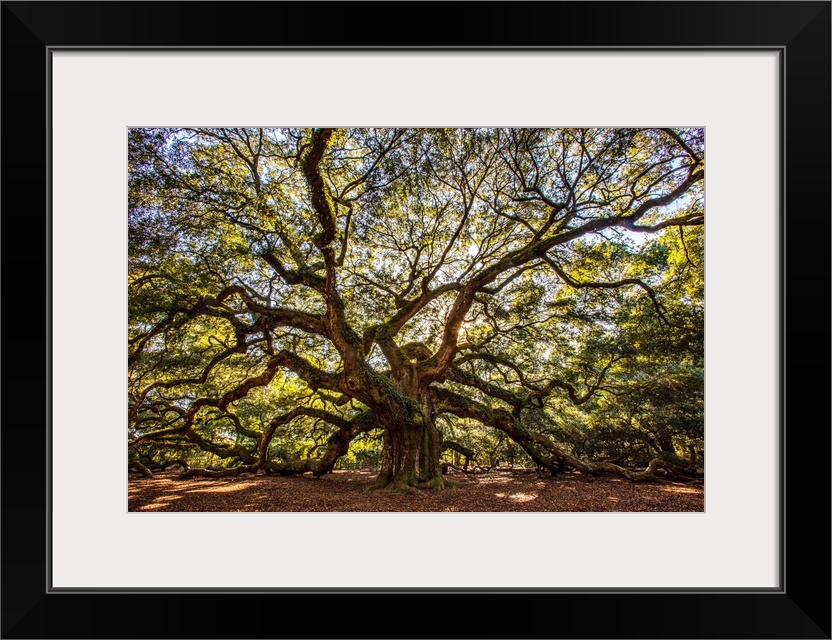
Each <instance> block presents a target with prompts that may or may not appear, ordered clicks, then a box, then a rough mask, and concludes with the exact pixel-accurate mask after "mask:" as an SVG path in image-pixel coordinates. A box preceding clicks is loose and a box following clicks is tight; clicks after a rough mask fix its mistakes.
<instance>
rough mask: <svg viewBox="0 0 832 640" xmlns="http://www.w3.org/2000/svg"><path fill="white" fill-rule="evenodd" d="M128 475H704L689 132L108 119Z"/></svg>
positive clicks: (700, 140)
mask: <svg viewBox="0 0 832 640" xmlns="http://www.w3.org/2000/svg"><path fill="white" fill-rule="evenodd" d="M128 153H129V157H128V164H129V168H128V170H129V212H128V213H129V282H128V292H129V327H128V466H129V468H130V469H132V470H133V471H137V472H140V473H143V474H145V475H147V476H152V475H153V472H154V471H155V470H157V469H165V468H168V467H171V468H178V471H179V476H180V477H183V478H193V477H200V478H203V477H204V478H215V477H218V478H228V477H235V476H239V475H241V474H258V473H268V474H285V475H296V474H311V475H313V476H323V475H324V474H327V473H330V472H332V471H333V470H338V469H354V468H372V469H374V472H373V473H374V474H375V483H374V485H373V486H372V487H371V488H373V489H383V490H384V492H385V493H389V494H391V495H397V494H405V495H407V494H418V493H421V492H424V491H429V490H431V489H441V488H444V487H446V486H450V485H453V484H454V483H453V481H452V480H451V477H452V476H453V475H454V474H456V475H461V474H464V473H465V472H477V473H484V472H486V471H487V470H488V469H490V468H497V467H500V466H501V465H503V466H517V467H523V468H535V469H537V470H541V471H543V472H544V473H547V474H549V475H550V476H553V475H557V474H564V473H577V474H587V475H601V476H611V477H617V478H619V479H626V480H629V481H654V480H659V479H660V478H668V477H670V478H675V479H679V478H694V477H701V474H702V467H703V466H704V461H703V456H704V439H703V438H704V362H703V360H704V172H705V167H704V131H703V130H702V129H699V128H641V129H635V128H586V129H576V128H568V129H565V128H564V129H554V128H553V129H531V128H470V129H469V128H453V129H407V128H354V129H352V128H351V129H327V128H318V129H296V128H175V129H173V128H169V129H163V128H154V129H149V128H144V129H138V128H137V129H130V130H129V151H128Z"/></svg>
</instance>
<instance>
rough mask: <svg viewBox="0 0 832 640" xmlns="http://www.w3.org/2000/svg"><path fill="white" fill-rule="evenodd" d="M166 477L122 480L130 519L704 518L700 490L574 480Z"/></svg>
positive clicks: (343, 474)
mask: <svg viewBox="0 0 832 640" xmlns="http://www.w3.org/2000/svg"><path fill="white" fill-rule="evenodd" d="M178 475H179V471H176V470H169V471H164V472H160V473H156V474H155V475H154V477H152V478H145V477H143V476H141V475H139V474H136V473H132V472H131V473H130V474H129V475H128V510H129V511H381V512H390V511H438V512H442V511H462V512H466V511H664V512H667V511H704V508H705V492H704V486H703V484H702V482H701V481H700V482H697V483H691V484H683V483H679V482H667V481H664V482H650V483H643V482H642V483H633V482H630V481H628V480H624V479H621V478H617V477H598V476H596V477H591V476H587V475H582V474H579V473H574V474H564V475H562V476H551V475H548V474H546V475H544V474H542V473H537V472H533V471H520V470H516V469H515V470H492V471H490V472H489V473H482V474H463V473H459V472H457V473H449V474H448V475H447V476H446V477H447V478H448V479H449V480H452V481H453V482H456V483H458V486H456V487H455V488H453V489H447V490H444V491H429V492H424V493H423V495H399V494H396V495H390V494H384V493H379V492H368V491H367V489H368V488H369V487H370V485H372V484H373V482H374V480H375V473H374V472H372V471H335V472H334V473H330V474H327V475H325V476H323V477H321V478H313V477H311V476H288V477H285V476H278V475H262V474H261V475H256V476H252V475H242V476H238V477H236V478H188V479H186V480H179V479H178V478H177V476H178Z"/></svg>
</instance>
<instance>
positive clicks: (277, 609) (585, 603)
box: [0, 1, 832, 638]
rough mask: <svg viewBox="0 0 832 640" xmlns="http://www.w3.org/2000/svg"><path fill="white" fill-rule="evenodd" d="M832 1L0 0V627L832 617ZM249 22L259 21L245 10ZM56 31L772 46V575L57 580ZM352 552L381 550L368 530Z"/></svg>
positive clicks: (484, 630) (728, 632) (215, 634)
mask: <svg viewBox="0 0 832 640" xmlns="http://www.w3.org/2000/svg"><path fill="white" fill-rule="evenodd" d="M830 6H831V5H830V2H828V1H826V2H756V1H750V2H535V3H525V2H511V3H504V2H489V3H453V2H443V3H406V2H401V3H387V4H382V3H368V4H364V3H353V2H342V3H322V2H308V3H302V2H298V3H294V2H199V3H197V2H3V3H2V14H1V15H2V32H1V33H0V35H1V36H2V54H3V55H2V90H3V110H2V125H3V136H2V150H1V152H2V156H0V159H2V170H3V173H2V186H3V189H2V196H0V197H2V231H3V233H2V261H3V262H2V266H3V267H4V268H3V270H2V297H3V302H4V305H3V306H4V314H3V323H2V344H3V353H2V380H3V387H2V398H3V403H2V419H3V420H2V432H1V433H0V438H2V439H1V440H0V442H1V443H2V449H0V455H2V468H1V470H0V472H1V473H2V481H3V482H2V494H1V497H2V500H1V501H0V508H1V509H2V547H1V551H0V552H1V553H2V568H1V569H0V572H1V573H0V576H1V579H2V603H1V604H0V614H2V618H1V619H2V622H1V623H0V624H2V628H0V634H2V637H3V638H105V637H109V638H116V637H122V638H128V637H131V638H132V637H136V638H163V637H179V638H234V637H241V638H245V637H324V638H329V637H332V638H337V637H423V638H430V637H506V638H510V637H518V638H519V637H534V638H548V637H552V638H555V637H571V638H830V632H831V629H832V624H830V555H829V552H830V459H829V451H830V412H829V388H830V386H829V383H830V379H829V366H828V363H829V360H828V355H829V353H830V349H829V347H830V344H829V328H830V313H829V311H830V309H829V306H830V305H829V300H830V298H829V292H830V275H829V274H830V269H829V265H830V209H831V207H830V152H829V149H830V78H831V77H832V74H831V73H830V44H831V42H830V15H832V14H830ZM246 24H255V25H257V26H256V28H242V27H240V25H246ZM278 24H279V25H282V28H279V29H278V28H274V29H272V28H270V26H271V25H278ZM65 47H72V48H88V49H111V48H119V49H123V48H127V47H155V48H193V49H207V48H213V47H232V48H235V47H239V48H244V47H279V48H293V47H295V48H309V47H313V48H315V47H319V48H320V47H326V48H331V47H336V48H337V47H344V48H372V49H386V48H412V49H422V48H430V47H433V48H466V49H472V50H485V49H490V48H495V47H496V48H521V49H522V48H530V47H541V48H582V49H583V48H590V49H593V48H606V49H609V48H620V49H628V50H630V49H646V50H662V49H666V48H691V49H703V50H708V49H712V50H719V49H768V50H777V51H779V54H780V60H781V78H782V79H784V83H783V89H782V95H781V113H782V116H781V119H782V121H781V124H782V126H781V142H782V145H781V149H782V158H781V179H782V184H783V186H784V188H783V189H782V190H781V191H782V195H781V210H782V211H781V238H782V239H783V242H782V243H781V248H780V251H781V255H780V259H781V269H780V275H781V282H780V293H781V300H782V301H783V304H782V305H781V317H780V321H781V332H782V336H781V344H780V362H781V364H782V367H783V371H782V376H781V389H780V393H781V402H780V407H781V409H780V411H781V416H780V419H781V442H780V445H781V447H780V448H781V452H783V455H782V459H781V474H780V475H781V478H780V489H781V496H782V502H781V504H782V505H783V508H782V510H781V511H782V514H781V522H780V533H781V540H782V553H781V557H780V568H781V571H780V575H781V582H780V587H779V588H777V589H769V590H739V589H738V590H730V589H723V590H713V589H711V590H709V589H682V590H673V591H671V590H653V591H647V590H644V589H633V590H592V589H584V590H568V591H560V592H541V591H540V590H538V591H531V590H524V591H523V590H520V591H512V590H502V591H501V590H496V589H491V590H483V591H471V590H468V591H452V590H416V589H411V590H397V591H395V592H393V591H390V590H384V591H372V590H366V589H364V590H351V591H333V590H329V591H326V590H318V591H311V592H308V593H299V592H282V593H272V592H256V591H245V592H235V591H232V590H230V589H229V590H227V591H223V590H217V589H215V590H209V591H206V592H204V593H194V592H171V591H166V592H161V591H154V590H147V592H144V593H139V592H115V591H113V592H108V591H107V590H104V589H101V590H96V591H91V592H89V591H88V592H74V593H68V592H64V593H60V592H56V591H53V590H51V589H50V588H49V577H48V570H49V566H48V561H47V543H48V527H49V523H50V518H49V497H48V491H47V483H48V478H49V477H50V476H49V473H48V469H49V467H50V460H49V458H48V455H47V453H48V451H49V447H48V427H49V422H50V414H49V402H48V397H49V390H50V384H51V381H50V379H49V375H50V373H49V356H50V351H49V348H48V340H47V339H46V337H47V336H48V335H49V330H50V322H51V318H50V316H49V307H48V302H49V299H50V293H51V292H50V291H49V288H48V283H49V280H48V270H49V268H50V260H49V257H50V255H51V254H50V244H49V197H50V193H49V184H50V182H49V176H50V149H49V136H48V133H49V123H50V121H49V115H50V111H49V103H48V97H49V80H50V76H49V69H50V56H51V51H54V50H56V49H60V48H65ZM51 268H56V266H55V265H52V266H51ZM738 286H741V283H738ZM79 312H82V311H79ZM818 361H820V362H818ZM818 364H820V366H818ZM765 393H768V392H767V390H766V391H764V390H761V394H765ZM79 419H80V418H79ZM786 427H788V428H786ZM787 436H788V437H787ZM737 465H738V468H737V473H743V474H754V472H755V470H754V462H753V460H750V461H746V460H743V459H742V456H741V455H738V463H737ZM184 551H185V548H184V547H183V552H184ZM332 552H333V554H335V558H336V559H335V562H337V554H338V553H339V552H340V553H350V552H351V551H350V550H343V551H339V550H338V549H337V544H334V545H333V550H332ZM362 552H364V553H367V554H368V557H369V558H372V541H368V548H367V549H366V550H362ZM680 571H682V572H683V571H684V566H683V563H682V564H681V565H680ZM440 612H442V616H441V617H440ZM388 619H392V620H395V621H397V622H396V623H395V626H388V623H387V622H385V621H386V620H388ZM448 620H450V621H451V622H450V623H449V622H448ZM440 621H441V622H440ZM449 625H450V626H449Z"/></svg>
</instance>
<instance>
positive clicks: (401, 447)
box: [374, 394, 450, 492]
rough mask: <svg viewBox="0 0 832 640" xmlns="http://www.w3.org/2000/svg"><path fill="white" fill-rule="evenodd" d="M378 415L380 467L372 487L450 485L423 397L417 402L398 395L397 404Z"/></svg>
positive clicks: (439, 439)
mask: <svg viewBox="0 0 832 640" xmlns="http://www.w3.org/2000/svg"><path fill="white" fill-rule="evenodd" d="M414 395H416V394H414ZM379 418H380V423H381V425H382V426H383V428H384V435H383V440H382V442H383V448H382V453H381V471H380V472H379V476H378V480H377V481H376V483H375V485H374V488H376V489H390V490H393V491H405V492H413V490H418V489H442V488H445V487H446V486H450V483H449V482H448V481H446V480H445V478H444V477H443V476H442V469H441V466H440V464H439V457H440V455H441V453H442V436H441V434H440V433H439V429H437V428H436V424H435V423H434V421H433V409H432V407H431V406H430V404H429V402H427V401H426V399H425V398H423V402H421V403H419V402H416V401H415V400H413V399H412V398H409V397H406V396H402V397H401V403H400V404H399V406H395V407H393V408H392V409H391V410H390V411H385V412H383V413H381V414H380V415H379Z"/></svg>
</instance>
